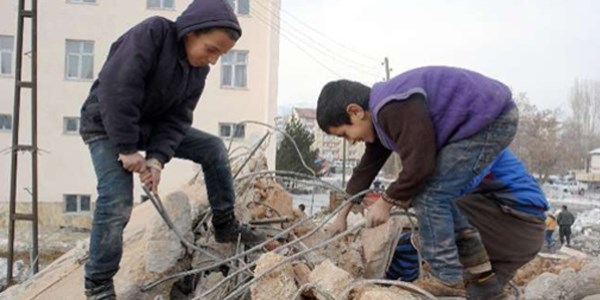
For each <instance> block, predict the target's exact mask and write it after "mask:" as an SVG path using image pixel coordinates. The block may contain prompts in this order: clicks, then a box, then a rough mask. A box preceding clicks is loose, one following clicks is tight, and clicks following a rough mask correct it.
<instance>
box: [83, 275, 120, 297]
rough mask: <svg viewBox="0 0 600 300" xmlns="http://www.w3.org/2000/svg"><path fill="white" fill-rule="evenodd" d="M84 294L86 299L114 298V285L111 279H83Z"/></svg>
mask: <svg viewBox="0 0 600 300" xmlns="http://www.w3.org/2000/svg"><path fill="white" fill-rule="evenodd" d="M85 296H86V297H87V300H116V299H117V295H116V294H115V286H114V285H113V281H112V280H108V281H104V282H95V281H92V280H89V279H87V278H86V279H85Z"/></svg>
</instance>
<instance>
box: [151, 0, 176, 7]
mask: <svg viewBox="0 0 600 300" xmlns="http://www.w3.org/2000/svg"><path fill="white" fill-rule="evenodd" d="M146 8H148V9H175V0H146Z"/></svg>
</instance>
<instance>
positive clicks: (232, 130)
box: [219, 123, 246, 139]
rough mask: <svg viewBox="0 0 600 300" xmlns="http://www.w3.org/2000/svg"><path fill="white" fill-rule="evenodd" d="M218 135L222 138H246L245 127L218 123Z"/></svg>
mask: <svg viewBox="0 0 600 300" xmlns="http://www.w3.org/2000/svg"><path fill="white" fill-rule="evenodd" d="M219 135H220V136H221V137H224V138H236V139H243V138H244V137H245V136H246V125H244V124H235V123H219Z"/></svg>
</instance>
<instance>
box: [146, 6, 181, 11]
mask: <svg viewBox="0 0 600 300" xmlns="http://www.w3.org/2000/svg"><path fill="white" fill-rule="evenodd" d="M146 10H160V11H175V8H174V7H165V8H163V7H146Z"/></svg>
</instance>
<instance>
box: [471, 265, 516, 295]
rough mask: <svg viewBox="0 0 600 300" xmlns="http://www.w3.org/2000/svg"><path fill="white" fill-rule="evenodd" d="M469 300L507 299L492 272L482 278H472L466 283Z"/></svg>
mask: <svg viewBox="0 0 600 300" xmlns="http://www.w3.org/2000/svg"><path fill="white" fill-rule="evenodd" d="M466 288H467V298H468V299H469V300H503V299H507V295H506V293H505V292H504V289H503V288H502V286H500V283H498V280H497V278H496V275H495V274H494V272H492V271H490V272H488V274H485V275H484V277H482V278H472V279H471V280H468V281H467V282H466Z"/></svg>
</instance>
